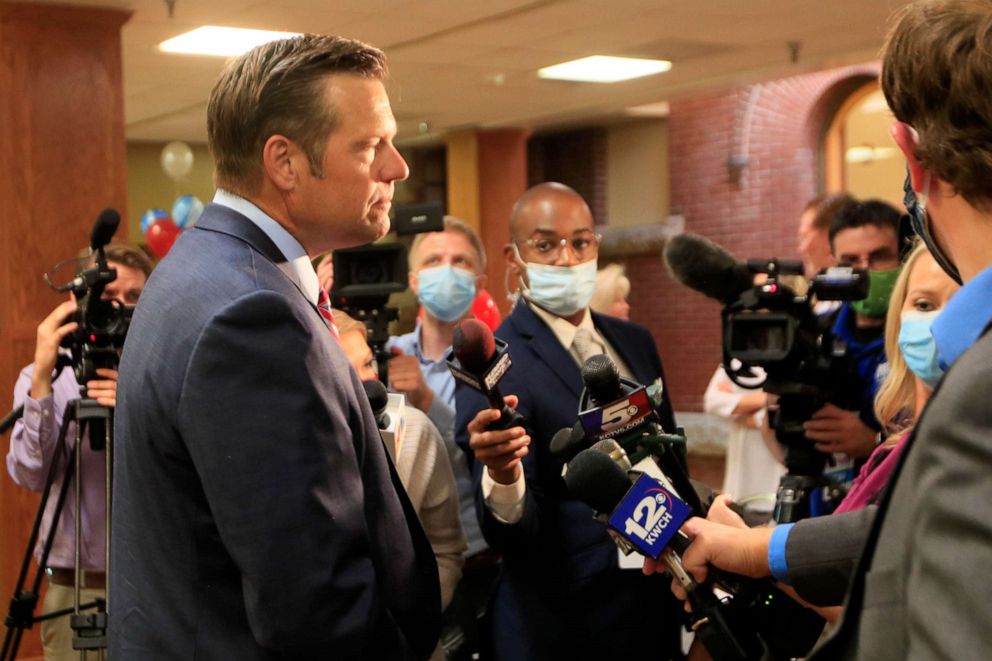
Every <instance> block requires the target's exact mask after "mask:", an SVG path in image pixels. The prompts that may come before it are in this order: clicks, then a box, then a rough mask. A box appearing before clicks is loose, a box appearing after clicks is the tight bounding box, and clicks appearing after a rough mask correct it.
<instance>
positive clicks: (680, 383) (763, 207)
mask: <svg viewBox="0 0 992 661" xmlns="http://www.w3.org/2000/svg"><path fill="white" fill-rule="evenodd" d="M877 74H878V66H877V65H876V64H866V65H862V66H855V67H846V68H843V69H835V70H831V71H824V72H818V73H812V74H806V75H801V76H794V77H791V78H784V79H779V80H773V81H769V82H764V83H760V84H756V85H751V86H748V87H744V88H739V89H734V90H729V91H725V92H722V93H713V94H708V95H705V96H697V97H693V98H687V99H682V100H678V101H672V103H671V114H670V117H669V159H670V171H671V210H672V213H673V214H682V215H683V216H684V217H685V230H686V231H687V232H692V233H695V234H701V235H704V236H706V237H709V238H710V239H712V240H714V241H716V242H717V243H719V244H720V245H722V246H724V247H725V248H726V249H727V250H729V251H730V252H732V253H733V254H734V255H736V256H737V257H738V258H747V257H772V256H775V257H781V258H795V257H797V256H798V255H797V252H796V238H795V237H796V225H797V222H798V218H799V214H800V213H801V211H802V208H803V206H805V203H806V201H807V200H809V199H810V198H811V197H813V196H814V195H815V194H816V193H818V192H819V187H820V181H821V176H820V174H819V172H820V168H821V164H820V158H821V155H820V153H819V142H820V140H821V138H822V135H823V133H824V131H825V130H826V127H827V124H828V123H829V121H830V120H831V118H832V117H833V114H834V112H835V111H836V109H837V107H839V105H840V103H842V102H843V100H844V98H845V97H846V96H847V95H848V94H849V93H850V92H851V91H852V90H853V89H855V88H857V87H858V86H860V85H861V84H863V83H864V81H865V80H866V79H868V78H871V77H874V76H877ZM731 157H744V158H746V165H745V166H744V167H743V168H741V169H740V170H739V171H738V172H736V176H735V173H734V171H733V168H728V161H729V160H730V159H731ZM625 261H626V263H627V268H628V275H629V277H630V279H631V282H632V283H633V291H632V292H631V296H630V303H631V308H632V311H631V318H632V319H633V320H634V321H637V322H639V323H642V324H644V325H645V326H647V327H648V328H649V329H650V330H651V331H652V333H653V334H654V336H655V340H656V342H657V344H658V348H659V351H660V352H661V355H662V359H663V360H664V363H665V371H666V376H667V379H668V382H669V384H670V390H671V392H672V394H673V402H674V404H675V407H676V409H678V410H683V411H700V410H702V396H703V391H704V390H705V388H706V384H707V383H708V381H709V378H710V376H711V375H712V374H713V371H714V370H715V369H716V366H717V364H718V363H719V362H720V349H719V346H720V319H719V310H720V308H719V305H718V304H717V303H715V302H713V301H710V300H708V299H706V298H705V297H703V296H702V295H701V294H697V293H695V292H692V291H690V290H687V289H685V288H684V287H682V286H681V285H679V284H678V283H677V282H675V281H674V280H673V279H672V278H671V277H669V276H668V274H667V272H666V271H665V268H664V266H663V264H662V262H661V259H660V258H659V257H657V256H644V257H631V258H628V259H627V260H625Z"/></svg>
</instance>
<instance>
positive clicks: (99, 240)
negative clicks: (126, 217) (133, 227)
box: [90, 209, 121, 252]
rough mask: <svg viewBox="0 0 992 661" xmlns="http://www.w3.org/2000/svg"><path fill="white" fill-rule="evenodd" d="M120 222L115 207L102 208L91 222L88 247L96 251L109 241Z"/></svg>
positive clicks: (119, 215)
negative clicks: (92, 222)
mask: <svg viewBox="0 0 992 661" xmlns="http://www.w3.org/2000/svg"><path fill="white" fill-rule="evenodd" d="M120 224H121V214H120V213H119V212H118V211H117V209H104V210H103V211H101V212H100V216H99V217H98V218H97V219H96V223H94V224H93V231H92V232H90V249H91V250H93V251H94V252H96V251H97V250H99V249H100V248H103V247H104V246H105V245H107V244H108V243H110V239H112V238H113V236H114V232H116V231H117V227H118V225H120Z"/></svg>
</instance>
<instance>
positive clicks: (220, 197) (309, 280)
mask: <svg viewBox="0 0 992 661" xmlns="http://www.w3.org/2000/svg"><path fill="white" fill-rule="evenodd" d="M213 201H214V204H219V205H221V206H224V207H227V208H228V209H233V210H234V211H237V212H238V213H240V214H241V215H242V216H244V217H245V218H247V219H248V220H250V221H251V222H253V223H255V225H256V226H258V229H260V230H262V232H263V233H264V234H265V236H267V237H269V239H271V240H272V243H274V244H276V248H278V249H279V252H281V253H282V254H283V256H284V257H285V258H286V261H287V262H289V264H290V266H292V267H293V271H294V272H295V273H296V276H297V277H298V278H299V279H300V288H301V289H302V290H303V293H304V295H305V296H306V297H307V298H308V299H310V302H311V303H313V304H314V305H316V304H317V296H318V294H319V292H320V280H318V279H317V272H316V271H315V270H314V268H313V263H312V262H311V261H310V256H309V255H307V251H306V249H305V248H304V247H303V244H301V243H300V242H299V241H298V240H297V239H296V237H295V236H293V235H292V234H290V233H289V230H287V229H286V228H285V227H283V226H282V225H280V224H279V222H278V221H277V220H275V219H274V218H272V217H271V216H270V215H269V214H267V213H265V212H264V211H262V210H261V209H259V208H258V207H257V206H256V205H255V204H254V203H253V202H251V201H249V200H246V199H245V198H243V197H241V196H239V195H235V194H234V193H231V192H228V191H226V190H223V189H220V188H218V189H217V192H216V193H214V200H213Z"/></svg>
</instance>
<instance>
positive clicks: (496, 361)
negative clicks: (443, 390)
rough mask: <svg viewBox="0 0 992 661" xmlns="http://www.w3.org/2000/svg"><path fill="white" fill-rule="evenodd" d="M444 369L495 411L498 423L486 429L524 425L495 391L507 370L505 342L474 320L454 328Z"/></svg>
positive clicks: (517, 414)
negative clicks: (485, 399) (481, 396)
mask: <svg viewBox="0 0 992 661" xmlns="http://www.w3.org/2000/svg"><path fill="white" fill-rule="evenodd" d="M447 363H448V369H449V370H451V374H452V375H453V376H454V377H455V378H456V379H458V380H459V381H461V382H462V383H464V384H466V385H468V386H470V387H472V388H474V389H476V390H478V391H479V392H481V393H482V394H483V395H485V396H486V398H487V399H488V400H489V405H490V406H491V407H492V408H494V409H497V410H499V412H500V417H499V420H496V421H495V422H493V423H491V424H490V425H489V429H509V428H510V427H518V426H522V425H523V424H524V417H523V416H522V415H520V414H519V413H518V412H517V411H516V409H513V408H511V407H509V406H507V405H506V402H504V401H503V395H502V394H501V393H500V391H499V382H500V380H501V379H502V378H503V376H504V375H505V374H506V372H507V370H509V369H510V366H511V364H512V363H511V361H510V354H509V352H508V351H507V346H506V342H504V341H503V340H500V339H499V338H496V337H494V336H493V332H492V331H491V330H490V329H489V326H486V325H485V324H484V323H482V322H481V321H479V320H478V319H465V320H464V321H462V322H461V323H460V324H458V326H456V327H455V334H454V338H453V340H452V343H451V351H449V352H448V355H447Z"/></svg>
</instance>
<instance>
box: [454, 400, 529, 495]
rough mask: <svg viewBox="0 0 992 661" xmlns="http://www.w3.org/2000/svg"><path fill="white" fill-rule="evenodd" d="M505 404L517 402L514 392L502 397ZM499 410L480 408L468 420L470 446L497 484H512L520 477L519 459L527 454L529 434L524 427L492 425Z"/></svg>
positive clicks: (497, 416) (509, 404)
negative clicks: (503, 427) (493, 426)
mask: <svg viewBox="0 0 992 661" xmlns="http://www.w3.org/2000/svg"><path fill="white" fill-rule="evenodd" d="M503 401H504V403H505V405H506V406H508V407H510V408H513V407H515V406H516V405H517V396H516V395H507V396H506V397H505V398H504V399H503ZM500 417H501V413H500V411H499V410H498V409H494V408H493V409H483V410H481V411H479V412H478V413H477V414H476V415H475V417H474V418H472V421H471V422H469V423H468V432H469V441H468V444H469V447H471V448H472V452H474V453H475V459H476V461H478V462H479V463H481V464H482V465H484V466H485V467H486V468H487V469H488V470H489V476H490V477H491V478H493V480H495V481H496V482H498V483H500V484H513V483H514V482H516V481H517V479H518V478H519V477H520V472H521V468H520V462H521V461H522V460H523V458H524V457H526V456H527V453H528V451H529V450H528V446H530V436H528V435H527V432H526V430H525V429H524V428H523V427H519V426H518V427H511V428H509V429H500V428H499V427H496V428H494V429H493V428H491V426H492V425H493V424H494V423H496V422H498V421H499V420H500Z"/></svg>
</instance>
